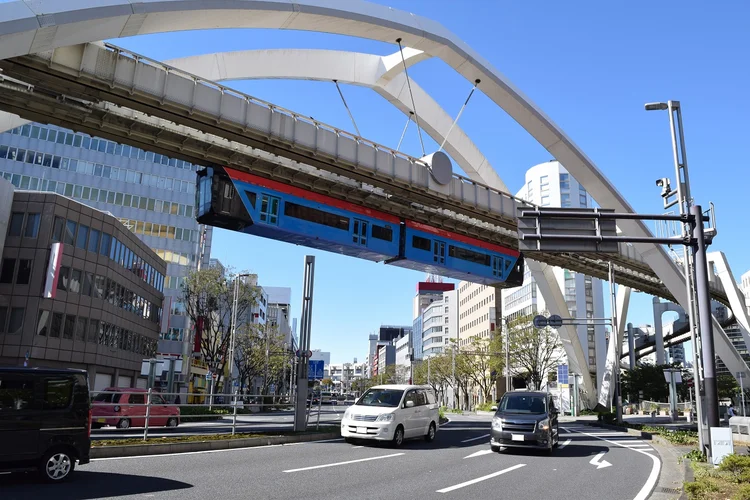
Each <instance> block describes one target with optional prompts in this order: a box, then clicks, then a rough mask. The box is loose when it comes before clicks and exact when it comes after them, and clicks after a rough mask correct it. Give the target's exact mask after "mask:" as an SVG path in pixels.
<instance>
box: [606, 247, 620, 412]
mask: <svg viewBox="0 0 750 500" xmlns="http://www.w3.org/2000/svg"><path fill="white" fill-rule="evenodd" d="M609 292H610V308H611V313H612V314H611V316H612V333H611V334H610V338H609V341H610V342H614V343H615V344H614V346H615V365H614V367H613V371H614V373H613V375H614V377H613V380H612V383H613V385H614V390H613V397H612V401H613V402H614V404H615V417H616V419H617V422H618V423H619V422H622V400H621V399H622V398H621V395H620V348H621V347H622V346H621V345H620V328H619V320H618V317H617V292H616V290H615V269H614V267H612V262H610V263H609Z"/></svg>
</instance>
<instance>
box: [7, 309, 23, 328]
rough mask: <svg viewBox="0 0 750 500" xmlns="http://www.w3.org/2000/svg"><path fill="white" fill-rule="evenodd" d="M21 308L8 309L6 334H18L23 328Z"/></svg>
mask: <svg viewBox="0 0 750 500" xmlns="http://www.w3.org/2000/svg"><path fill="white" fill-rule="evenodd" d="M23 313H24V308H23V307H12V308H11V309H10V320H9V321H8V333H9V334H19V333H21V328H22V327H23Z"/></svg>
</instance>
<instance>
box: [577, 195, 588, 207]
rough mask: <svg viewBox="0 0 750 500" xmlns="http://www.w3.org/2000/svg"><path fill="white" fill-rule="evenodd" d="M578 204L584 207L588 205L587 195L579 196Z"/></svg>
mask: <svg viewBox="0 0 750 500" xmlns="http://www.w3.org/2000/svg"><path fill="white" fill-rule="evenodd" d="M578 202H579V203H580V204H581V206H582V207H585V206H586V204H587V203H588V198H586V195H585V194H581V195H579V196H578Z"/></svg>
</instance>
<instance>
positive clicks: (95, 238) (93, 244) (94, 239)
mask: <svg viewBox="0 0 750 500" xmlns="http://www.w3.org/2000/svg"><path fill="white" fill-rule="evenodd" d="M97 250H99V231H97V230H96V229H92V230H91V232H90V233H89V246H88V251H89V252H96V251H97Z"/></svg>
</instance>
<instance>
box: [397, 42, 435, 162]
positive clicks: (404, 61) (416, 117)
mask: <svg viewBox="0 0 750 500" xmlns="http://www.w3.org/2000/svg"><path fill="white" fill-rule="evenodd" d="M396 43H398V51H399V52H401V62H402V63H403V65H404V75H406V84H407V85H408V86H409V97H411V109H413V110H414V119H415V121H416V122H417V133H418V134H419V143H420V144H421V145H422V156H427V153H426V152H425V149H424V141H423V140H422V127H420V126H419V115H418V114H417V107H416V106H415V105H414V94H413V93H412V91H411V80H409V71H408V70H407V69H406V59H404V48H403V47H402V46H401V38H397V39H396Z"/></svg>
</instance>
